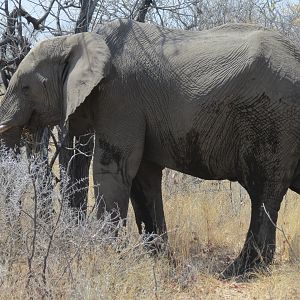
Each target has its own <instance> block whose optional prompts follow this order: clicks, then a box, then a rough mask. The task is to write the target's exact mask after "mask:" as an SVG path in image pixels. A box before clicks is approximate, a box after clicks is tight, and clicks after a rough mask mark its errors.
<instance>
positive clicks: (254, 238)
mask: <svg viewBox="0 0 300 300" xmlns="http://www.w3.org/2000/svg"><path fill="white" fill-rule="evenodd" d="M283 182H284V179H283V178H282V181H272V180H270V179H268V180H266V181H265V182H260V183H258V182H257V183H256V184H255V185H254V186H251V187H249V186H248V187H247V190H248V193H249V195H250V198H251V220H250V226H249V230H248V233H247V236H246V241H245V244H244V246H243V249H242V251H241V253H240V255H239V256H238V258H237V259H236V260H235V261H234V262H233V263H232V264H231V265H230V266H229V267H228V268H227V269H226V270H225V271H224V272H223V274H222V275H223V277H232V276H238V275H245V274H246V273H249V272H253V271H255V270H257V269H258V268H261V267H266V266H268V265H269V264H270V263H271V262H272V260H273V256H274V253H275V242H276V223H277V218H278V212H279V209H280V205H281V202H282V199H283V196H284V194H285V193H286V191H287V189H288V184H283Z"/></svg>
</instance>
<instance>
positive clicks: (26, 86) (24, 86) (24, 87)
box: [21, 85, 29, 94]
mask: <svg viewBox="0 0 300 300" xmlns="http://www.w3.org/2000/svg"><path fill="white" fill-rule="evenodd" d="M21 88H22V92H23V93H24V94H27V93H28V91H29V86H28V85H22V87H21Z"/></svg>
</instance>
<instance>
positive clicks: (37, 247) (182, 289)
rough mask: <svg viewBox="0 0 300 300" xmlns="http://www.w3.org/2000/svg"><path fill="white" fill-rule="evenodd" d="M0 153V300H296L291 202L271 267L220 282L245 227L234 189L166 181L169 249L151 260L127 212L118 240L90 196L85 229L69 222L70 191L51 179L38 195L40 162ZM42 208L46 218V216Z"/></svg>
mask: <svg viewBox="0 0 300 300" xmlns="http://www.w3.org/2000/svg"><path fill="white" fill-rule="evenodd" d="M3 151H4V150H3V149H2V150H1V151H0V152H1V160H0V171H1V173H0V174H1V175H0V188H1V194H0V203H1V204H0V223H1V224H0V257H1V261H0V286H1V294H0V298H1V299H26V298H31V299H41V298H45V299H48V298H50V299H51V298H52V299H167V298H169V299H234V298H235V299H241V298H244V299H288V298H289V299H299V296H300V286H299V280H300V264H299V257H300V222H299V214H300V201H299V200H300V199H299V196H298V195H296V194H295V193H293V192H289V193H288V194H287V195H286V197H285V200H284V202H283V204H282V207H281V212H280V219H279V222H278V231H277V246H278V247H277V252H276V260H275V262H274V264H273V265H272V266H271V268H270V269H268V270H266V271H264V272H263V273H257V274H255V276H254V277H253V278H250V279H248V280H240V279H238V278H235V279H231V280H228V281H224V280H220V279H218V274H219V272H220V271H222V270H223V269H224V268H225V266H226V265H227V264H228V263H230V261H232V260H233V259H234V257H236V256H237V254H238V253H239V251H240V249H241V247H242V245H243V242H244V238H245V234H246V231H247V227H248V223H249V216H250V207H249V204H250V201H249V199H248V196H247V195H246V194H245V192H244V191H243V190H240V187H239V186H238V185H236V184H234V185H233V184H232V185H230V183H229V182H206V181H199V180H196V181H195V179H193V178H191V177H187V176H185V177H184V178H180V180H179V179H178V177H180V175H179V174H177V175H176V176H175V179H174V176H170V174H166V173H165V176H164V196H165V202H164V205H165V210H166V217H167V224H168V229H169V231H168V232H169V241H170V243H169V248H168V249H166V252H165V254H164V255H159V256H155V255H152V254H151V253H150V252H151V251H150V249H149V247H147V243H146V241H143V239H142V237H141V236H139V235H138V234H137V229H136V225H135V222H134V217H133V213H132V210H131V211H130V214H129V217H128V227H127V228H126V229H125V228H123V229H121V232H120V233H119V235H118V237H117V238H115V235H114V230H115V229H117V228H116V227H115V225H114V224H113V223H112V222H111V220H110V218H109V215H107V216H105V217H104V218H103V219H102V220H100V221H98V220H96V218H95V216H94V203H93V200H92V197H90V198H91V201H90V202H89V216H88V218H87V220H86V221H77V220H75V219H74V214H73V213H72V211H71V210H70V208H69V207H68V205H67V203H68V198H69V197H70V195H71V194H72V193H73V192H74V191H75V190H76V185H75V186H73V188H72V189H70V190H67V189H63V190H59V189H58V187H57V188H55V189H54V190H52V186H51V184H50V183H51V180H50V181H49V185H48V186H47V185H46V186H40V185H39V183H40V182H41V181H40V180H37V177H42V176H46V175H45V174H44V171H42V170H43V169H42V168H40V162H39V161H38V160H36V159H31V160H30V161H29V162H28V160H27V159H25V158H23V159H20V158H16V157H15V156H14V155H13V154H9V155H8V154H4V152H3ZM63 180H67V179H66V178H64V179H63ZM174 180H177V182H174ZM64 186H65V187H66V186H67V185H64ZM20 201H21V202H22V205H21V206H20V205H19V204H20ZM49 202H52V204H53V210H52V211H51V212H49V210H45V208H47V207H48V205H49ZM48 208H49V207H48ZM78 222H79V223H78ZM159 242H160V241H159V238H157V243H159ZM148 246H149V245H148ZM167 250H168V251H167ZM170 252H171V253H172V255H171V256H170V255H168V253H170Z"/></svg>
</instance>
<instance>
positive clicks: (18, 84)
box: [0, 20, 300, 276]
mask: <svg viewBox="0 0 300 300" xmlns="http://www.w3.org/2000/svg"><path fill="white" fill-rule="evenodd" d="M68 118H69V120H70V123H71V124H72V126H73V129H74V131H75V132H76V130H78V131H79V132H76V134H80V131H83V132H85V131H86V129H87V128H89V127H91V128H93V129H95V132H96V141H95V154H94V180H95V183H96V184H97V183H99V184H100V187H101V190H100V193H101V194H103V195H104V201H101V202H100V208H99V211H98V216H99V217H100V216H101V215H102V214H103V211H104V210H108V211H112V210H113V209H115V208H118V209H119V210H120V214H121V217H122V218H125V217H126V215H127V208H128V200H129V196H131V199H132V200H133V204H134V208H135V213H136V217H137V222H138V225H139V227H140V230H141V223H142V222H143V223H145V230H146V232H156V233H160V234H161V233H164V232H165V231H166V226H165V221H164V214H163V207H162V198H161V178H162V169H163V168H164V167H169V168H171V169H175V170H178V171H181V172H184V173H187V174H190V175H193V176H197V177H201V178H204V179H229V180H232V181H238V182H239V183H240V184H241V185H243V186H244V187H245V188H246V190H247V191H248V193H249V195H250V197H251V202H252V212H251V222H250V227H249V231H248V234H247V238H246V242H245V245H244V247H243V249H242V251H241V254H240V255H239V257H238V258H237V259H236V260H235V261H234V262H233V263H232V264H231V265H230V266H229V267H228V269H227V270H226V271H225V272H224V276H230V275H236V274H241V273H243V272H244V271H248V270H253V268H255V267H257V266H263V265H266V264H269V263H270V262H271V261H272V258H273V255H274V251H275V227H274V225H273V223H276V221H277V216H278V211H279V208H280V204H281V201H282V198H283V195H284V194H285V193H286V191H287V189H288V188H291V189H293V190H294V191H296V192H299V191H300V167H299V159H300V52H299V51H298V49H296V48H295V46H294V45H293V44H292V43H291V42H290V41H289V40H287V39H285V38H284V37H283V36H281V35H279V34H278V33H276V32H273V31H269V30H265V29H263V28H260V27H258V26H254V25H241V24H237V25H225V26H221V27H217V28H215V29H213V30H209V31H203V32H184V31H175V30H169V29H163V28H160V27H155V26H152V25H149V24H141V23H136V22H134V21H125V20H121V21H116V22H113V23H110V24H108V25H106V26H104V27H102V28H101V29H100V31H99V34H98V35H96V34H92V33H83V34H78V35H73V36H69V37H58V38H54V39H51V40H48V41H44V42H41V43H40V44H39V45H37V46H36V47H35V48H34V49H33V50H32V51H31V52H30V53H29V54H28V55H27V56H26V58H25V59H24V60H23V62H22V63H21V65H20V67H19V69H18V71H17V72H16V73H15V75H14V76H13V78H12V80H11V82H10V85H9V88H8V91H7V93H6V96H5V99H4V101H3V103H2V106H1V110H0V124H1V125H0V131H2V132H3V131H5V130H8V129H9V128H12V127H16V126H21V127H22V126H27V127H29V128H34V127H35V126H37V125H39V126H45V125H55V124H59V123H60V124H62V123H64V122H65V121H66V120H67V119H68ZM212 209H213V207H212ZM266 212H267V213H268V214H267V213H266ZM268 215H269V216H268ZM270 219H272V222H271V221H270Z"/></svg>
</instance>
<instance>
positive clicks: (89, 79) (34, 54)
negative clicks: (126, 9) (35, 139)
mask: <svg viewBox="0 0 300 300" xmlns="http://www.w3.org/2000/svg"><path fill="white" fill-rule="evenodd" d="M109 60H110V52H109V49H108V47H107V45H106V43H105V41H104V40H103V39H102V38H101V37H100V36H99V35H97V34H94V33H79V34H75V35H72V36H64V37H57V38H53V39H49V40H46V41H42V42H40V43H39V44H38V45H37V46H36V47H34V48H33V49H32V50H31V51H30V52H29V53H28V55H27V56H26V57H25V58H24V60H23V61H22V63H21V64H20V66H19V67H18V70H17V71H16V72H15V74H14V75H13V77H12V79H11V81H10V83H9V87H8V89H7V92H6V94H5V96H4V98H3V100H2V101H1V103H0V133H4V132H6V131H8V130H9V129H12V128H16V127H19V128H22V127H24V126H27V127H29V128H36V127H41V126H46V125H56V124H64V123H65V121H66V120H67V119H68V118H69V117H70V115H72V114H73V113H74V112H75V110H76V108H77V107H78V106H79V105H80V104H81V103H83V102H84V101H85V99H86V97H87V96H88V95H89V94H90V93H91V91H92V90H93V89H94V87H96V86H97V85H98V84H99V83H100V81H101V80H102V79H103V78H104V77H105V75H106V73H107V71H108V66H109Z"/></svg>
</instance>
